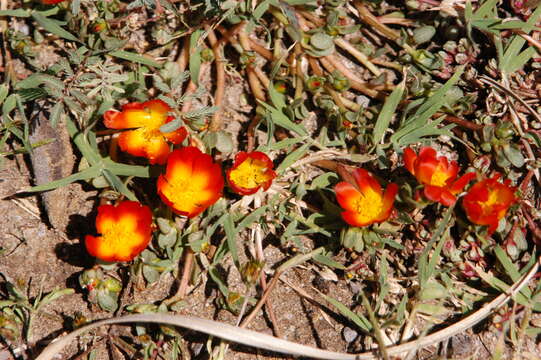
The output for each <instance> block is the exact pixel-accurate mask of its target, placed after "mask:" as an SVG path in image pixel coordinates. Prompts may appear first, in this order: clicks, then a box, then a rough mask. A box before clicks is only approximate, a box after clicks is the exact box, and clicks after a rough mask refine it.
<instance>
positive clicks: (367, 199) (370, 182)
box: [334, 169, 398, 226]
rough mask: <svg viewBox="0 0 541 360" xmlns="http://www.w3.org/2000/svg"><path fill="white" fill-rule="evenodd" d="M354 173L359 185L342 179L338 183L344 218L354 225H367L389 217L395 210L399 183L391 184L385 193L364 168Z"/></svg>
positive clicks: (337, 189)
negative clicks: (394, 205)
mask: <svg viewBox="0 0 541 360" xmlns="http://www.w3.org/2000/svg"><path fill="white" fill-rule="evenodd" d="M352 175H353V177H354V179H355V182H356V183H357V186H354V185H353V184H350V183H349V182H346V181H342V182H339V183H338V184H336V186H335V187H334V191H335V192H336V199H337V200H338V203H339V204H340V206H341V207H342V208H344V209H345V210H346V211H344V212H342V214H341V215H342V218H343V219H344V220H345V222H347V223H348V224H350V225H352V226H367V225H370V224H373V223H380V222H383V221H385V220H387V219H388V218H389V216H390V215H391V211H392V210H393V204H394V197H395V196H396V193H397V192H398V185H396V184H393V183H391V184H389V185H388V186H387V190H386V191H385V194H383V192H382V190H381V185H380V184H379V183H378V182H377V181H376V180H375V179H374V178H373V177H372V175H370V173H369V172H368V171H366V170H364V169H355V170H354V171H353V172H352Z"/></svg>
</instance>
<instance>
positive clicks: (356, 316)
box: [320, 293, 372, 334]
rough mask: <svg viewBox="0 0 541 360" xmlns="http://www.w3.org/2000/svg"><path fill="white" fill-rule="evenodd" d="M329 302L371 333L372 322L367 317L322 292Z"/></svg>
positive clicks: (360, 327)
mask: <svg viewBox="0 0 541 360" xmlns="http://www.w3.org/2000/svg"><path fill="white" fill-rule="evenodd" d="M320 295H321V296H323V298H325V300H327V302H329V303H331V304H332V305H333V306H334V307H335V308H337V309H338V311H339V312H340V314H342V315H343V316H345V317H346V318H348V319H349V320H350V321H352V322H353V323H354V324H355V325H357V326H358V327H359V329H361V330H362V331H364V332H365V333H367V334H369V333H370V331H371V330H372V324H370V321H368V319H367V318H365V317H364V316H363V315H359V314H356V313H354V312H353V311H351V310H350V309H348V308H347V307H346V306H345V305H344V304H342V303H341V302H340V301H338V300H336V299H334V298H332V297H330V296H327V295H325V294H322V293H320Z"/></svg>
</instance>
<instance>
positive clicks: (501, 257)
mask: <svg viewBox="0 0 541 360" xmlns="http://www.w3.org/2000/svg"><path fill="white" fill-rule="evenodd" d="M494 254H496V257H497V258H498V261H499V262H500V264H502V266H503V268H504V269H505V272H506V273H507V275H509V277H510V278H511V280H513V282H515V281H517V280H518V279H519V278H520V272H519V271H518V268H517V266H516V265H515V264H513V262H512V261H511V259H510V258H509V257H508V256H507V254H506V253H505V251H504V250H503V249H502V248H501V246H500V245H497V246H496V248H495V249H494Z"/></svg>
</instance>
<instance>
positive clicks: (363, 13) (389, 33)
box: [354, 1, 400, 41]
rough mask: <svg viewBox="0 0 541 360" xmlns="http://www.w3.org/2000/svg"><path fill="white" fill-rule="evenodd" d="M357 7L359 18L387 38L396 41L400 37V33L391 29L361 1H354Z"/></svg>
mask: <svg viewBox="0 0 541 360" xmlns="http://www.w3.org/2000/svg"><path fill="white" fill-rule="evenodd" d="M354 5H355V8H356V9H357V11H358V12H359V19H360V20H361V21H362V22H364V23H366V24H368V25H370V26H371V27H372V28H373V29H376V30H377V31H378V32H379V33H380V34H381V35H383V36H384V37H386V38H387V39H390V40H393V41H396V40H397V39H398V38H399V37H400V33H399V32H397V31H395V30H393V29H391V28H390V27H388V26H385V25H384V24H382V23H381V22H380V21H379V20H378V18H377V17H375V16H374V15H373V14H372V13H371V12H370V10H368V8H367V7H366V6H364V4H363V3H362V2H360V1H355V2H354Z"/></svg>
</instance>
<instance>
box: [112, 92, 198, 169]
mask: <svg viewBox="0 0 541 360" xmlns="http://www.w3.org/2000/svg"><path fill="white" fill-rule="evenodd" d="M170 111H171V108H170V107H169V105H167V104H166V103H165V102H163V101H162V100H150V101H146V102H144V103H138V102H133V103H129V104H126V105H124V106H122V111H115V110H109V111H106V112H105V114H104V115H103V118H104V120H105V121H104V123H105V126H107V127H108V128H111V129H132V128H134V129H135V130H130V131H124V132H123V133H122V134H120V137H119V139H118V144H119V145H120V148H121V149H122V150H123V151H126V152H127V153H129V154H132V155H134V156H143V157H146V158H147V159H149V161H150V163H151V164H165V161H166V160H167V157H168V156H169V153H170V149H169V144H168V141H169V142H171V143H173V144H180V143H181V142H182V141H183V140H184V139H185V138H186V136H187V135H188V132H187V131H186V129H185V128H184V127H180V128H178V129H177V130H175V131H172V132H168V133H162V132H161V131H160V127H161V126H162V125H164V124H167V123H168V122H170V121H173V120H174V117H173V116H168V115H167V113H168V112H170Z"/></svg>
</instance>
